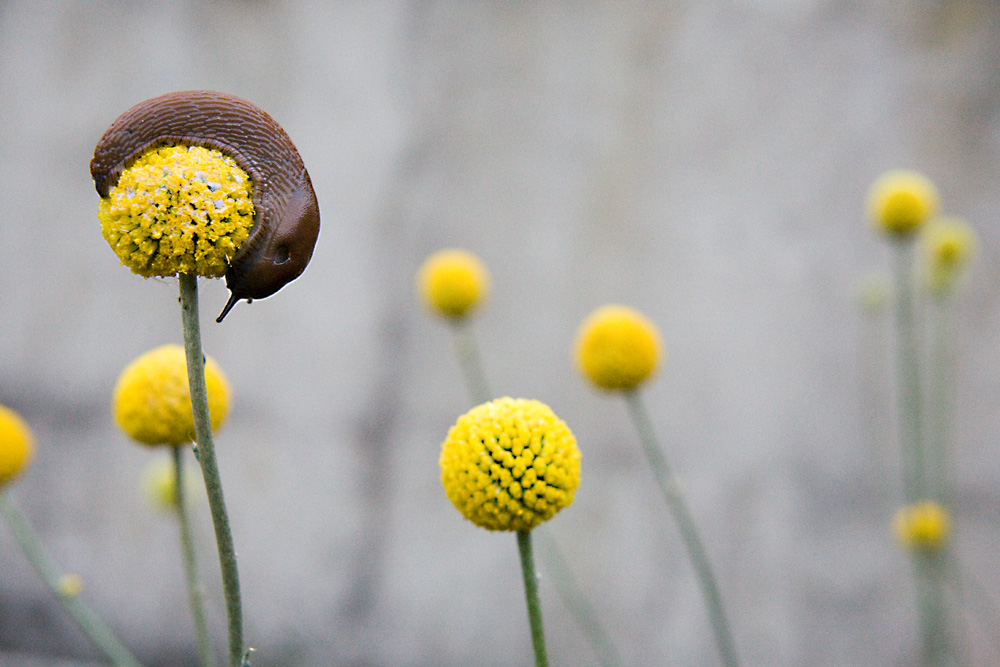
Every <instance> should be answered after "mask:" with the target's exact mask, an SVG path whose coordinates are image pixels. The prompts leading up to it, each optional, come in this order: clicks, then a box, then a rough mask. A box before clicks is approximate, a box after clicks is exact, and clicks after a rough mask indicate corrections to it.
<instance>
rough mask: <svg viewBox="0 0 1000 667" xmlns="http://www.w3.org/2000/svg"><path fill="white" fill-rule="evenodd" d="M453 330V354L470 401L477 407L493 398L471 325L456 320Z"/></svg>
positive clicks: (464, 320)
mask: <svg viewBox="0 0 1000 667" xmlns="http://www.w3.org/2000/svg"><path fill="white" fill-rule="evenodd" d="M453 326H454V330H455V352H456V354H457V355H458V365H459V367H460V368H461V369H462V374H463V375H465V385H466V387H467V388H468V390H469V395H470V396H471V397H472V400H473V401H474V402H475V403H476V404H477V405H478V404H480V403H485V402H486V401H489V400H490V399H492V398H494V396H493V393H492V392H491V391H490V383H489V381H488V380H487V379H486V371H485V370H484V369H483V360H482V358H481V357H480V356H479V347H478V346H477V345H476V338H475V336H474V335H473V333H472V325H471V324H469V321H468V319H460V320H456V321H455V322H454V323H453Z"/></svg>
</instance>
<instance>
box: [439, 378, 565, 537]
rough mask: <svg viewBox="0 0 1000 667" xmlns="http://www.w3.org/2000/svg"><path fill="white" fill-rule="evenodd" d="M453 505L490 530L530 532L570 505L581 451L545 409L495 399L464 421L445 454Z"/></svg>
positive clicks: (452, 433) (446, 483)
mask: <svg viewBox="0 0 1000 667" xmlns="http://www.w3.org/2000/svg"><path fill="white" fill-rule="evenodd" d="M441 483H442V484H443V485H444V490H445V493H446V494H447V495H448V499H449V500H451V502H452V504H453V505H454V506H455V507H456V508H457V509H458V511H460V512H461V513H462V515H463V516H465V518H466V519H468V520H469V521H471V522H472V523H474V524H476V525H477V526H480V527H482V528H486V529H487V530H510V531H521V530H531V529H532V528H534V527H535V526H537V525H538V524H540V523H542V522H543V521H548V520H549V519H551V518H552V517H553V516H555V514H556V512H558V511H559V510H561V509H563V508H564V507H567V506H568V505H569V504H570V503H571V502H573V494H574V492H575V491H576V488H577V486H578V485H579V484H580V450H579V449H578V448H577V446H576V438H574V437H573V433H572V432H570V430H569V427H568V426H566V424H565V422H563V421H562V420H561V419H559V418H558V417H556V415H555V414H554V413H553V412H552V410H551V408H549V407H548V406H547V405H545V404H544V403H540V402H539V401H533V400H526V399H512V398H498V399H496V400H494V401H490V402H488V403H483V404H482V405H480V406H477V407H475V408H473V409H472V410H470V411H469V412H467V413H466V414H464V415H462V416H461V417H459V418H458V421H457V422H456V423H455V425H454V426H452V427H451V429H450V430H449V431H448V437H447V439H445V441H444V444H443V445H442V446H441Z"/></svg>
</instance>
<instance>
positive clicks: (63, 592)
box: [56, 574, 83, 600]
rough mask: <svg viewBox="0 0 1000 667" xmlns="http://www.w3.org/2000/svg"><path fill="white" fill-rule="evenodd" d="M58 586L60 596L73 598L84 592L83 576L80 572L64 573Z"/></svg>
mask: <svg viewBox="0 0 1000 667" xmlns="http://www.w3.org/2000/svg"><path fill="white" fill-rule="evenodd" d="M56 588H57V589H58V591H59V596H60V597H62V598H64V599H66V600H72V599H73V598H75V597H76V596H78V595H79V594H80V593H82V592H83V577H81V576H80V575H78V574H64V575H62V576H61V577H59V582H58V583H57V585H56Z"/></svg>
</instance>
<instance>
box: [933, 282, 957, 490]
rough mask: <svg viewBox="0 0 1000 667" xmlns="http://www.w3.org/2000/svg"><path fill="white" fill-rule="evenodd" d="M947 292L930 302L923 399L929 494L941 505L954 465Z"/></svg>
mask: <svg viewBox="0 0 1000 667" xmlns="http://www.w3.org/2000/svg"><path fill="white" fill-rule="evenodd" d="M948 296H949V295H937V296H936V297H935V298H934V299H933V302H932V304H931V309H930V314H931V323H930V325H931V350H930V359H929V366H930V372H929V378H928V379H929V383H928V388H927V389H928V391H927V393H928V401H927V477H928V484H929V487H930V488H929V492H930V495H931V497H933V498H934V499H935V500H938V501H939V502H940V503H941V504H943V505H944V506H945V507H948V508H949V509H950V508H951V506H952V504H953V501H954V490H955V467H954V463H953V460H952V457H951V456H950V454H951V449H952V443H951V426H952V414H953V413H954V407H955V326H954V317H953V316H954V309H953V308H952V307H951V306H952V303H953V302H952V300H951V299H949V298H948Z"/></svg>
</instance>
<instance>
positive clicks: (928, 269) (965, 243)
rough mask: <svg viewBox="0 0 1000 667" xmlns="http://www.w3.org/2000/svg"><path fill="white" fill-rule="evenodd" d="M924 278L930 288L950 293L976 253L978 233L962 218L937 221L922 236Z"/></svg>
mask: <svg viewBox="0 0 1000 667" xmlns="http://www.w3.org/2000/svg"><path fill="white" fill-rule="evenodd" d="M920 247H921V250H922V254H923V269H924V276H925V279H926V281H927V286H928V288H929V289H930V290H931V291H932V292H934V293H936V294H939V295H944V294H948V293H950V292H951V291H952V290H953V288H954V287H955V286H956V284H957V283H958V282H959V280H960V279H961V278H962V276H963V275H964V271H965V268H966V267H967V266H968V265H969V262H971V261H972V258H973V257H974V256H975V254H976V250H977V247H978V241H977V238H976V231H975V230H974V229H973V228H972V227H971V226H970V225H969V224H968V223H967V222H965V221H964V220H961V219H959V218H936V219H935V220H933V221H931V222H930V223H929V224H928V225H927V226H926V227H924V230H923V232H922V233H921V234H920Z"/></svg>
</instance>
